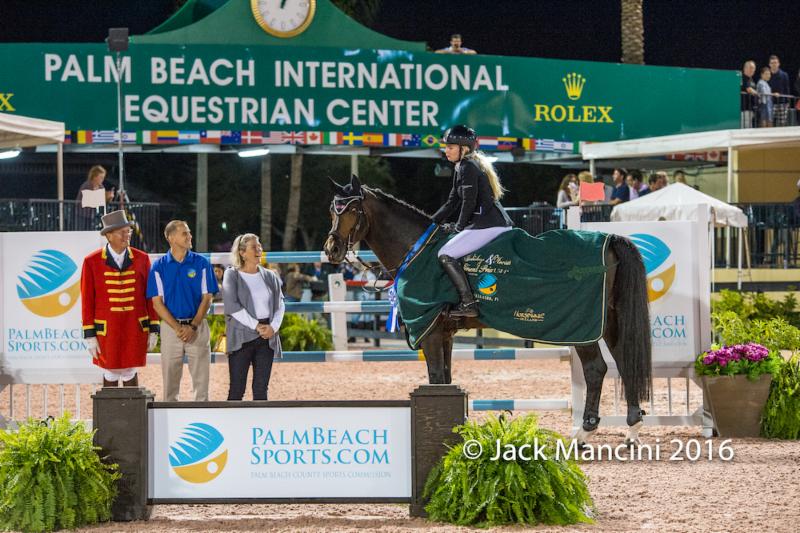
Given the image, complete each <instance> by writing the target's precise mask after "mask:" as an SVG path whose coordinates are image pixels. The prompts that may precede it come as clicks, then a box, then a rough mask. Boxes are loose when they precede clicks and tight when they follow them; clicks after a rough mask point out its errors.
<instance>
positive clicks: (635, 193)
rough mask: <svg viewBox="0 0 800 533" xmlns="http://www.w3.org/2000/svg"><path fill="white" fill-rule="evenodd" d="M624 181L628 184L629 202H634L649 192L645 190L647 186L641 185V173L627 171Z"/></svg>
mask: <svg viewBox="0 0 800 533" xmlns="http://www.w3.org/2000/svg"><path fill="white" fill-rule="evenodd" d="M625 180H626V181H627V183H628V189H630V199H631V200H636V199H637V198H639V197H640V196H644V195H645V194H647V193H649V192H650V191H649V190H648V189H647V185H645V184H644V183H642V173H641V172H640V171H638V170H636V169H633V170H630V171H628V175H627V176H626V177H625Z"/></svg>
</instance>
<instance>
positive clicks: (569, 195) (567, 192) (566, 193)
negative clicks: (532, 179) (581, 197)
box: [556, 174, 578, 209]
mask: <svg viewBox="0 0 800 533" xmlns="http://www.w3.org/2000/svg"><path fill="white" fill-rule="evenodd" d="M570 185H571V186H572V187H570ZM577 185H578V177H577V176H576V175H575V174H567V175H566V176H564V179H562V180H561V186H559V188H558V197H557V198H556V207H560V208H562V209H563V208H568V207H570V206H572V205H578V200H577ZM573 194H574V195H573Z"/></svg>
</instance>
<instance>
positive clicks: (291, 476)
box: [148, 407, 411, 499]
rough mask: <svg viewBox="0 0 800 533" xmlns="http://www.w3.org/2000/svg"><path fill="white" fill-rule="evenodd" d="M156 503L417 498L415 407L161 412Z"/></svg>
mask: <svg viewBox="0 0 800 533" xmlns="http://www.w3.org/2000/svg"><path fill="white" fill-rule="evenodd" d="M149 417H150V419H149V424H150V431H149V435H150V442H149V457H150V464H149V465H148V467H149V470H150V476H149V490H148V497H150V498H155V499H197V498H200V499H207V498H231V499H233V498H387V499H388V498H410V497H411V410H410V409H409V408H408V407H252V408H240V407H235V408H203V409H196V408H186V409H173V408H155V409H151V410H150V411H149Z"/></svg>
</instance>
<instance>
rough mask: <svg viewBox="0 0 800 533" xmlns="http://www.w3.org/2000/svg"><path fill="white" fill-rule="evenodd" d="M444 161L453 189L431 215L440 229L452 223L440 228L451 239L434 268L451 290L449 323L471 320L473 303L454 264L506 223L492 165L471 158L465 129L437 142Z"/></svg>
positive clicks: (472, 142)
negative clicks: (450, 167) (455, 300)
mask: <svg viewBox="0 0 800 533" xmlns="http://www.w3.org/2000/svg"><path fill="white" fill-rule="evenodd" d="M442 142H443V143H444V144H445V149H444V153H445V156H446V157H447V159H448V161H450V162H451V163H455V173H454V175H453V188H452V189H451V190H450V195H449V196H448V198H447V202H445V204H444V205H443V206H442V207H441V208H439V210H438V211H436V213H435V214H434V215H433V221H434V222H436V223H437V224H442V223H443V222H446V221H447V220H448V219H450V218H451V217H452V216H453V215H456V214H457V215H458V218H456V219H455V222H452V223H448V224H445V225H444V229H445V231H448V232H451V233H457V235H456V236H455V237H453V238H452V239H450V241H448V242H447V244H445V245H444V246H442V248H441V249H440V250H439V253H438V256H439V263H441V265H442V268H443V269H444V271H445V272H446V273H447V275H448V276H449V277H450V280H451V281H452V282H453V285H455V288H456V291H458V296H459V298H460V300H461V301H460V303H459V304H458V306H457V307H455V308H453V309H451V310H450V316H451V317H477V316H478V308H477V302H476V301H475V298H474V296H473V295H472V288H471V287H470V286H469V282H468V281H467V275H466V273H465V272H464V269H463V267H462V266H461V263H460V262H459V259H460V258H462V257H464V256H465V255H467V254H469V253H472V252H474V251H475V250H477V249H478V248H481V247H482V246H484V245H485V244H487V243H489V242H491V241H492V240H494V238H495V237H497V236H498V235H500V234H501V233H503V232H506V231H508V230H510V229H511V226H512V222H511V219H510V218H509V217H508V215H507V214H506V212H505V210H504V209H503V206H502V205H500V198H502V197H503V193H504V192H505V189H503V186H502V185H500V178H498V177H497V173H496V172H495V170H494V168H493V167H492V164H491V163H490V162H489V161H488V160H487V159H486V156H484V155H483V154H482V153H481V152H476V151H475V149H476V148H477V145H478V138H477V136H476V135H475V131H474V130H473V129H472V128H468V127H467V126H462V125H459V126H454V127H452V128H450V129H449V130H447V131H446V132H445V134H444V137H443V138H442Z"/></svg>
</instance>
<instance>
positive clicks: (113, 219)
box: [100, 210, 133, 235]
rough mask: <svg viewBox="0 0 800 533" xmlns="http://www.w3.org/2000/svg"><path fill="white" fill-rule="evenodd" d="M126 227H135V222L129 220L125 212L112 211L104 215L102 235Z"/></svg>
mask: <svg viewBox="0 0 800 533" xmlns="http://www.w3.org/2000/svg"><path fill="white" fill-rule="evenodd" d="M125 227H133V222H130V221H129V220H128V217H127V216H126V215H125V211H122V210H120V211H112V212H110V213H109V214H107V215H103V229H101V230H100V235H105V234H106V233H109V232H112V231H114V230H118V229H120V228H125Z"/></svg>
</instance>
